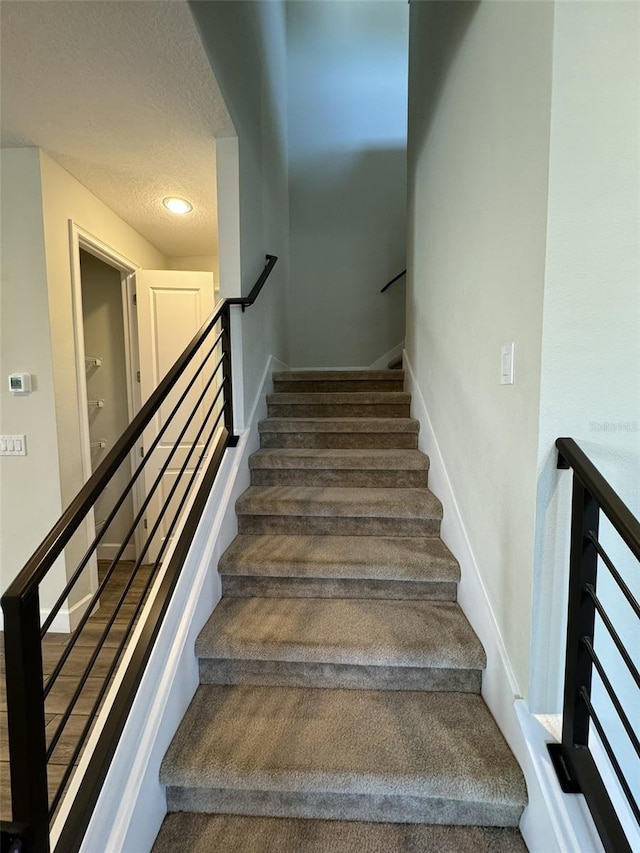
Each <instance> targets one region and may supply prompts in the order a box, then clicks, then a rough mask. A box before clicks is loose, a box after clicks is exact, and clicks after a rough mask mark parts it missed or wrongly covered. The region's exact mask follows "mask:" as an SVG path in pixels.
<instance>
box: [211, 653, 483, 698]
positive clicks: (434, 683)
mask: <svg viewBox="0 0 640 853" xmlns="http://www.w3.org/2000/svg"><path fill="white" fill-rule="evenodd" d="M481 683H482V674H481V672H480V670H474V669H437V668H434V667H406V666H404V667H400V666H357V665H353V664H334V663H309V662H298V661H273V660H228V659H227V660H221V659H216V660H213V659H203V658H201V659H200V684H253V685H261V686H263V687H278V686H279V687H335V688H343V689H346V690H438V691H441V690H449V691H455V692H456V693H479V692H480V686H481Z"/></svg>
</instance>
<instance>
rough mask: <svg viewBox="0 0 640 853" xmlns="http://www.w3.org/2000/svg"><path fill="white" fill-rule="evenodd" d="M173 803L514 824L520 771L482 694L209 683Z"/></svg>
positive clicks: (166, 775) (187, 737) (175, 752)
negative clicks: (217, 684) (230, 685)
mask: <svg viewBox="0 0 640 853" xmlns="http://www.w3.org/2000/svg"><path fill="white" fill-rule="evenodd" d="M160 777H161V782H162V783H163V784H165V785H166V786H167V789H166V793H167V805H168V809H169V811H192V812H213V813H227V814H247V815H262V816H273V817H294V818H304V817H306V818H327V819H333V820H362V821H375V822H387V821H392V822H408V823H414V822H415V823H438V824H456V825H480V826H512V827H516V826H517V825H518V821H519V819H520V815H521V813H522V810H523V807H524V805H525V803H526V790H525V785H524V779H523V777H522V773H521V771H520V769H519V767H518V765H517V763H516V761H515V759H514V757H513V755H512V754H511V752H510V750H509V747H508V746H507V744H506V742H505V741H504V738H503V737H502V735H501V734H500V731H499V729H498V728H497V726H496V724H495V722H494V720H493V719H492V717H491V715H490V714H489V712H488V710H487V708H486V706H485V704H484V702H483V701H482V698H481V697H480V696H478V695H477V694H474V693H429V692H420V691H415V692H407V691H395V690H375V691H369V690H341V689H330V690H324V689H319V688H310V689H301V688H294V687H255V686H232V687H224V686H222V687H221V686H215V687H214V686H207V685H204V686H200V687H199V688H198V690H197V691H196V694H195V696H194V699H193V701H192V703H191V705H190V707H189V709H188V710H187V713H186V714H185V717H184V719H183V721H182V723H181V724H180V726H179V728H178V731H177V733H176V735H175V737H174V739H173V741H172V743H171V745H170V747H169V750H168V751H167V754H166V756H165V758H164V760H163V762H162V767H161V772H160Z"/></svg>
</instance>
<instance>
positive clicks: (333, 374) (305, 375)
mask: <svg viewBox="0 0 640 853" xmlns="http://www.w3.org/2000/svg"><path fill="white" fill-rule="evenodd" d="M313 379H317V380H318V381H320V382H326V381H327V380H329V381H334V380H335V381H340V380H349V381H350V380H362V381H363V382H366V381H367V380H368V379H369V380H373V381H376V380H380V379H387V380H388V379H392V380H394V381H396V382H398V383H400V382H404V371H403V370H290V371H287V370H284V371H276V372H275V373H274V374H273V381H274V382H308V381H309V380H313Z"/></svg>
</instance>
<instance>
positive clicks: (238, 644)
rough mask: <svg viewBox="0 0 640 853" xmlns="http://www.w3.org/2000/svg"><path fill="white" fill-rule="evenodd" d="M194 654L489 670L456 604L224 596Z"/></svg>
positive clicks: (474, 637)
mask: <svg viewBox="0 0 640 853" xmlns="http://www.w3.org/2000/svg"><path fill="white" fill-rule="evenodd" d="M196 655H198V656H199V657H209V658H225V659H229V658H235V659H241V660H279V661H297V662H314V663H335V664H351V665H355V666H398V667H435V668H438V669H448V668H451V669H454V668H457V669H484V667H485V665H486V657H485V654H484V650H483V648H482V645H481V643H480V641H479V640H478V638H477V637H476V635H475V634H474V632H473V630H472V628H471V626H470V625H469V623H468V622H467V620H466V619H465V617H464V615H463V613H462V610H461V609H460V607H459V606H458V605H457V604H455V603H451V602H431V601H384V600H366V599H339V598H334V599H304V598H295V599H279V598H246V599H242V598H223V599H222V601H221V602H220V604H219V605H218V606H217V607H216V609H215V610H214V612H213V615H212V616H211V617H210V619H209V621H208V622H207V624H206V625H205V627H204V628H203V630H202V632H201V633H200V636H199V637H198V640H197V642H196Z"/></svg>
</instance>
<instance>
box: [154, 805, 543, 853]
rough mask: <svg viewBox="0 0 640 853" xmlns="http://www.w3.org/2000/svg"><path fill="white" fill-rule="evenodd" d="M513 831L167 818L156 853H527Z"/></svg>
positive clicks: (201, 816) (194, 816) (219, 817)
mask: <svg viewBox="0 0 640 853" xmlns="http://www.w3.org/2000/svg"><path fill="white" fill-rule="evenodd" d="M526 849H527V848H526V847H525V845H524V843H523V841H522V838H521V836H520V833H519V832H518V831H517V830H514V829H498V828H496V827H479V826H465V827H457V826H425V825H415V824H390V823H357V822H355V821H352V822H347V821H319V820H293V819H282V818H259V817H238V816H234V815H206V814H186V813H184V812H182V813H179V814H172V815H168V816H167V818H166V820H165V821H164V823H163V824H162V829H161V830H160V834H159V835H158V838H157V841H156V843H155V845H154V847H153V851H152V853H176V851H178V850H180V851H183V850H188V851H189V853H526Z"/></svg>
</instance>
